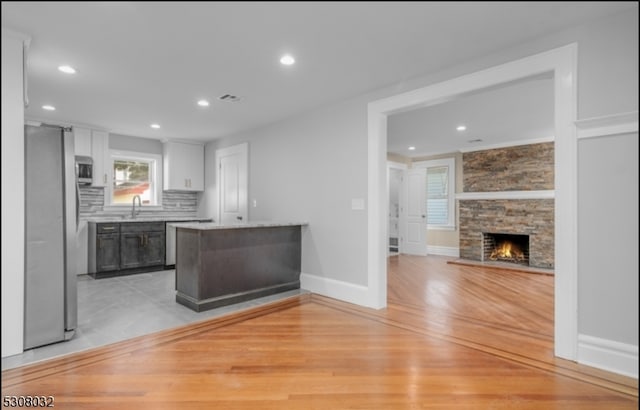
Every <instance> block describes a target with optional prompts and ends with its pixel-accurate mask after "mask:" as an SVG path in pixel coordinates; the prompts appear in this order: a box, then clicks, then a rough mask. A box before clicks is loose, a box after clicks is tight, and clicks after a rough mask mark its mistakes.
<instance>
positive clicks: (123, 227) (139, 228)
mask: <svg viewBox="0 0 640 410" xmlns="http://www.w3.org/2000/svg"><path fill="white" fill-rule="evenodd" d="M158 231H159V232H164V222H130V223H122V224H120V232H122V233H137V232H158Z"/></svg>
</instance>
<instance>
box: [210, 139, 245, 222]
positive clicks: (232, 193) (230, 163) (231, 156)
mask: <svg viewBox="0 0 640 410" xmlns="http://www.w3.org/2000/svg"><path fill="white" fill-rule="evenodd" d="M247 159H248V144H246V143H244V144H239V145H234V146H232V147H228V148H222V149H219V150H217V151H216V170H217V171H218V178H217V180H218V221H220V222H221V223H223V224H225V223H226V224H229V223H238V222H246V221H247V220H248V205H247V197H248V192H247V186H248V172H247V162H248V161H247Z"/></svg>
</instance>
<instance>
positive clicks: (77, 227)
mask: <svg viewBox="0 0 640 410" xmlns="http://www.w3.org/2000/svg"><path fill="white" fill-rule="evenodd" d="M79 228H80V185H78V182H77V181H76V232H78V229H79Z"/></svg>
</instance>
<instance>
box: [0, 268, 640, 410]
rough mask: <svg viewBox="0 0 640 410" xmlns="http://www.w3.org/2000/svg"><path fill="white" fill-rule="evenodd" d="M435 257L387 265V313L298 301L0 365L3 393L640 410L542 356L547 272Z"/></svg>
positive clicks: (183, 401) (130, 405)
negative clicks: (526, 274)
mask: <svg viewBox="0 0 640 410" xmlns="http://www.w3.org/2000/svg"><path fill="white" fill-rule="evenodd" d="M442 262H443V261H442V260H440V261H439V260H431V261H427V260H422V261H421V260H418V259H412V258H407V259H404V258H403V260H398V261H390V264H392V263H397V265H398V266H399V267H401V269H399V270H400V271H402V272H400V274H398V275H396V274H395V273H392V270H393V269H395V268H393V269H392V268H390V273H389V283H390V290H389V306H388V307H387V308H386V309H382V310H373V309H367V308H362V307H357V306H354V305H351V304H348V303H345V302H339V301H335V300H332V299H329V298H325V297H321V296H317V295H303V296H300V297H299V298H297V299H296V300H295V301H288V302H286V303H281V304H274V305H271V306H269V307H265V308H263V309H262V310H261V309H260V308H254V309H253V310H252V311H250V312H248V313H244V314H240V313H239V314H236V315H235V316H234V317H230V318H226V319H225V318H218V319H213V320H211V321H207V322H203V323H200V324H196V325H189V326H185V327H183V328H180V329H176V330H171V331H165V332H159V333H157V334H154V335H149V336H144V337H141V338H137V339H136V340H135V341H129V342H122V343H119V344H115V345H112V346H109V347H105V348H99V349H95V350H93V351H90V352H84V353H78V354H76V355H70V356H69V357H66V358H60V359H54V360H52V361H48V362H43V363H40V364H35V365H31V366H25V367H24V368H17V369H12V370H8V371H3V372H2V376H3V377H2V391H3V395H5V396H6V395H15V396H20V395H47V396H48V395H51V396H54V397H55V405H56V407H60V408H69V409H106V408H110V409H111V408H118V409H140V408H154V409H214V408H215V409H232V410H233V409H305V410H306V409H323V410H324V409H385V410H388V409H409V408H411V409H442V408H456V409H514V408H515V409H550V408H563V409H636V408H637V407H638V397H637V381H636V382H635V390H634V381H633V380H629V379H628V378H623V377H616V376H615V375H612V374H610V373H607V372H601V371H594V370H589V369H585V366H579V365H576V364H571V363H564V362H565V361H559V360H556V359H554V358H553V356H552V353H551V354H550V349H551V352H552V346H553V334H552V329H553V326H552V324H553V321H552V315H551V316H550V317H549V316H548V315H547V314H546V313H545V309H549V307H548V306H547V304H548V302H549V299H553V298H552V296H553V289H549V288H548V283H545V282H544V279H539V278H538V279H531V280H529V279H530V278H522V277H521V278H519V279H518V278H517V277H516V278H513V277H501V276H498V275H497V274H496V273H492V272H489V271H483V272H476V271H469V270H467V269H470V268H468V267H457V268H453V270H445V269H444V268H443V269H440V263H442ZM424 264H427V265H430V266H426V265H424ZM444 264H445V265H446V263H444ZM434 270H435V272H433V271H434ZM456 270H457V271H456ZM420 272H422V273H420ZM429 272H431V273H429ZM418 274H422V275H424V277H423V278H421V279H420V278H417V277H415V275H418ZM412 275H414V276H412ZM429 276H431V277H429ZM537 276H544V275H537ZM392 283H394V284H395V285H397V286H395V285H394V284H392ZM421 286H422V287H421ZM403 287H405V288H407V289H410V290H412V291H413V292H409V291H407V292H406V293H405V291H403V290H402V288H403ZM530 287H532V288H534V289H537V290H538V294H525V290H526V289H529V288H530ZM500 293H504V294H505V295H504V298H501V297H500V296H499V294H500ZM418 294H419V295H421V296H418ZM463 296H464V299H465V300H456V298H459V299H462V298H463ZM538 296H540V297H538ZM547 313H548V312H547ZM527 318H529V319H527ZM521 320H524V321H525V322H526V323H520V322H519V321H521ZM503 339H506V340H507V342H504V341H503ZM549 355H550V356H549ZM607 383H609V384H607ZM621 386H622V387H621ZM625 389H626V390H625Z"/></svg>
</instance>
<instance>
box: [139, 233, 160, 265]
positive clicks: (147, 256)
mask: <svg viewBox="0 0 640 410" xmlns="http://www.w3.org/2000/svg"><path fill="white" fill-rule="evenodd" d="M144 235H145V240H144V260H143V262H142V263H143V265H144V266H155V265H164V250H165V244H164V232H146V233H145V234H144Z"/></svg>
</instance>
